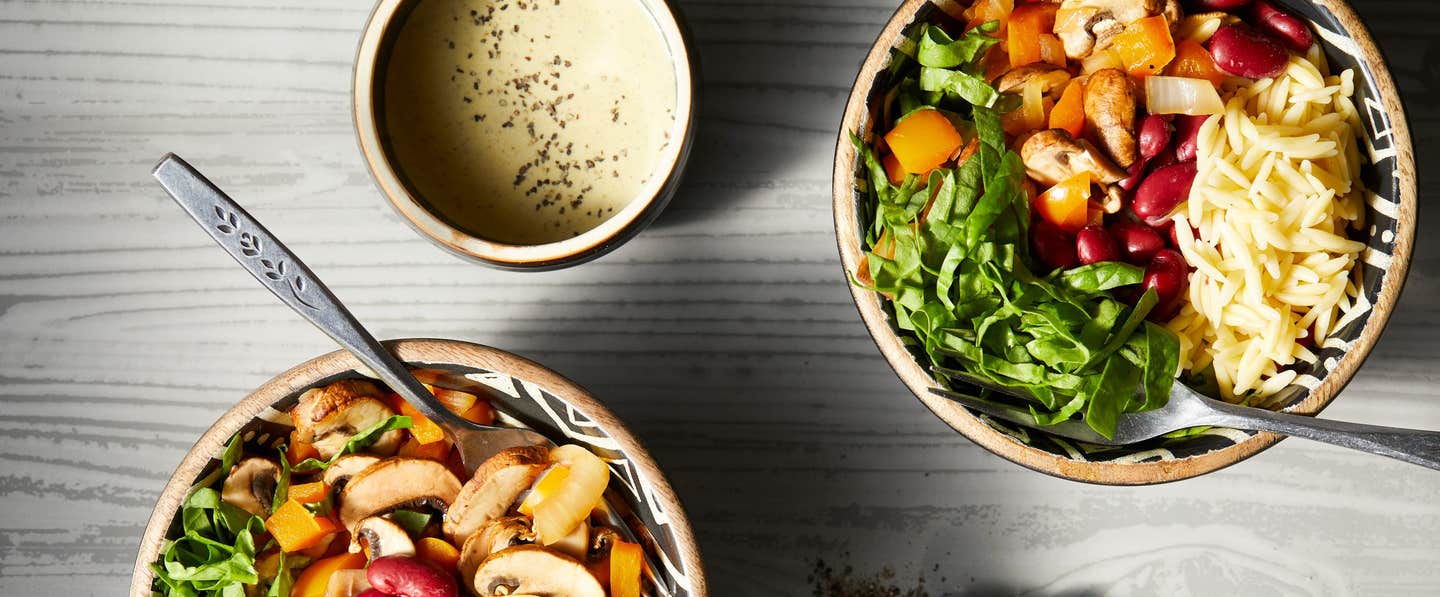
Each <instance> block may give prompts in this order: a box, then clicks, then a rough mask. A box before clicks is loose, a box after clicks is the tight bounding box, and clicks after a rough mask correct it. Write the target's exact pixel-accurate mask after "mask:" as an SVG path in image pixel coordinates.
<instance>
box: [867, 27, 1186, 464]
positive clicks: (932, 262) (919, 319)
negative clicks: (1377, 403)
mask: <svg viewBox="0 0 1440 597" xmlns="http://www.w3.org/2000/svg"><path fill="white" fill-rule="evenodd" d="M995 27H996V24H995V23H994V22H991V23H987V24H985V25H983V26H980V27H976V28H974V29H972V30H971V31H970V32H968V33H967V34H965V35H963V36H961V37H960V38H959V39H951V38H950V37H949V36H947V35H946V34H945V33H944V32H943V31H941V30H940V29H939V28H937V27H934V26H922V27H918V28H917V30H916V31H915V32H914V34H913V35H912V36H911V37H910V39H909V41H908V42H907V43H904V44H902V46H901V47H900V48H899V51H898V54H897V56H896V57H895V60H894V63H893V64H892V66H891V67H890V70H889V75H890V78H889V81H891V82H892V83H893V87H892V88H891V89H889V90H888V93H886V94H885V95H884V96H883V97H884V101H885V106H884V107H883V109H882V111H881V113H882V114H884V115H886V116H884V117H882V120H881V121H880V122H877V123H876V130H877V132H879V133H883V132H884V131H887V130H892V129H893V128H894V127H895V126H897V125H899V124H900V123H901V122H903V121H904V120H905V119H907V118H911V117H914V116H915V115H917V114H921V113H924V112H929V111H937V112H938V113H939V114H941V115H943V116H944V117H945V118H946V119H948V120H949V121H950V122H951V124H953V125H954V128H955V130H956V131H957V132H958V133H959V134H960V135H961V136H962V137H963V138H964V142H965V144H966V145H967V146H968V147H967V149H966V151H964V152H962V153H960V154H959V156H958V157H955V158H951V159H948V160H946V161H945V164H944V165H942V166H941V167H937V168H935V169H933V170H931V171H930V172H929V173H928V175H916V174H910V175H907V176H905V178H904V180H903V182H901V183H899V184H895V183H892V182H891V176H889V175H887V171H886V167H885V166H884V165H882V163H881V160H880V159H879V158H878V157H877V155H878V154H877V151H876V150H875V148H874V147H872V146H871V145H870V144H867V143H866V142H864V141H863V140H861V139H860V138H858V137H855V136H854V135H852V140H853V142H854V143H855V145H856V147H857V149H858V151H859V155H860V158H861V160H863V163H864V167H865V170H866V173H865V177H864V178H865V181H866V185H865V186H866V189H865V190H866V192H867V194H868V202H867V203H866V205H865V207H864V209H865V211H867V212H868V210H869V209H872V208H873V210H874V212H873V214H874V215H873V221H871V222H870V226H869V228H868V229H867V230H866V234H865V247H866V252H865V259H864V260H863V261H862V262H861V269H860V271H857V272H855V277H856V280H855V283H856V284H858V285H861V286H863V287H865V288H868V289H870V290H873V291H875V292H879V293H881V294H882V295H883V296H884V297H885V298H886V299H887V301H888V302H889V304H890V306H891V307H892V308H893V313H894V322H895V324H896V325H898V326H899V327H900V329H902V330H904V331H905V332H908V333H909V335H908V337H906V338H905V340H906V341H907V342H909V343H910V344H911V345H912V346H914V347H915V348H918V349H919V351H920V352H923V354H925V355H926V356H928V358H929V361H930V365H931V366H932V367H933V368H934V369H936V370H938V371H940V372H942V373H943V372H946V371H950V372H952V373H953V376H957V377H962V378H963V377H965V376H970V377H973V378H978V379H979V380H983V381H985V382H989V383H992V384H998V385H1000V386H1004V387H1008V388H1015V389H1017V390H1021V391H1023V392H1025V393H1028V394H1029V395H1030V396H1033V400H1032V401H1030V402H1029V404H1028V406H1029V408H1030V410H1031V412H1032V413H1033V415H1034V416H1035V420H1036V421H1037V422H1038V423H1039V424H1042V425H1045V424H1054V423H1057V422H1060V421H1064V420H1067V419H1070V418H1073V417H1076V416H1080V417H1082V418H1083V420H1084V421H1085V422H1086V423H1087V424H1088V425H1089V426H1090V427H1091V428H1093V429H1094V430H1095V431H1096V432H1098V433H1100V434H1101V435H1104V436H1106V437H1113V434H1114V431H1115V425H1116V420H1117V418H1118V417H1119V415H1121V414H1122V413H1127V412H1137V411H1144V410H1150V409H1155V408H1159V407H1160V406H1163V405H1164V404H1165V402H1166V400H1167V399H1168V397H1169V394H1170V388H1171V384H1172V383H1174V378H1175V373H1176V370H1177V367H1178V359H1179V357H1178V354H1179V342H1178V340H1177V339H1176V337H1175V336H1174V334H1172V333H1171V332H1169V331H1167V330H1165V329H1164V328H1162V327H1160V326H1158V325H1155V324H1154V323H1151V322H1149V321H1146V320H1145V319H1146V316H1147V315H1148V314H1149V313H1150V311H1151V309H1153V308H1155V306H1156V302H1157V300H1156V296H1155V292H1154V291H1153V290H1150V291H1147V292H1145V293H1144V294H1139V295H1138V296H1136V297H1135V298H1133V299H1130V300H1122V298H1123V297H1121V296H1119V293H1118V292H1116V291H1117V289H1119V288H1121V287H1124V286H1132V287H1133V285H1136V284H1139V283H1140V282H1141V280H1142V278H1143V276H1144V270H1143V269H1142V268H1140V267H1137V266H1135V265H1130V264H1126V263H1119V262H1101V263H1095V264H1092V265H1087V266H1081V267H1077V268H1073V269H1068V270H1056V271H1054V272H1047V271H1041V267H1042V266H1041V265H1040V264H1039V261H1038V260H1036V259H1034V258H1033V257H1032V255H1031V251H1030V239H1029V232H1030V224H1031V205H1030V201H1031V200H1030V196H1029V194H1028V193H1027V191H1026V190H1025V188H1024V183H1025V180H1026V170H1025V166H1024V164H1023V163H1022V162H1021V159H1020V156H1018V155H1016V154H1015V153H1014V152H1013V151H1011V150H1010V149H1008V147H1007V143H1006V135H1005V132H1004V130H1003V127H1002V125H1001V117H1000V114H1001V113H1002V112H1004V111H1005V110H1006V104H1013V103H1014V102H1013V101H1011V98H1009V97H1008V96H1002V95H1001V94H999V93H997V92H996V91H995V89H994V88H993V87H991V86H990V85H989V84H988V83H986V82H985V79H984V78H983V74H982V72H983V66H982V64H981V62H982V61H983V57H984V56H985V52H986V50H987V49H988V48H989V47H990V46H991V45H993V44H994V43H996V41H997V40H996V39H995V38H994V37H991V36H989V35H988V33H990V32H993V31H994V30H995ZM926 117H929V118H934V117H935V116H934V114H930V115H927V116H926ZM1132 289H1133V288H1132ZM942 383H944V381H943V377H942ZM960 389H961V390H963V389H964V388H960ZM991 398H999V399H1008V397H995V396H992V397H991Z"/></svg>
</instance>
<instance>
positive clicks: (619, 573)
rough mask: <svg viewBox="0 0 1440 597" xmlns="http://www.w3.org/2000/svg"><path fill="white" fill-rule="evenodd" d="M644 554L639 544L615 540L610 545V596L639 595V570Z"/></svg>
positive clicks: (643, 563) (642, 565)
mask: <svg viewBox="0 0 1440 597" xmlns="http://www.w3.org/2000/svg"><path fill="white" fill-rule="evenodd" d="M644 566H645V554H644V552H643V551H641V549H640V546H639V545H638V544H635V543H630V542H627V541H616V542H615V544H614V545H612V546H610V597H640V572H641V569H642V568H643V567H644Z"/></svg>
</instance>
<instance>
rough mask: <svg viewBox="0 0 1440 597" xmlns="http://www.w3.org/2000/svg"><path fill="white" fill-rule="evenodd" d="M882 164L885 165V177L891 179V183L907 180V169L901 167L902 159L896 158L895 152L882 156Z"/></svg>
mask: <svg viewBox="0 0 1440 597" xmlns="http://www.w3.org/2000/svg"><path fill="white" fill-rule="evenodd" d="M880 165H881V166H884V167H885V178H888V179H890V184H900V183H903V182H905V169H904V168H902V167H900V160H898V159H896V158H895V154H893V153H892V154H887V155H886V156H885V157H883V158H880Z"/></svg>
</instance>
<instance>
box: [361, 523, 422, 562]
mask: <svg viewBox="0 0 1440 597" xmlns="http://www.w3.org/2000/svg"><path fill="white" fill-rule="evenodd" d="M361 543H364V544H365V547H367V548H369V551H370V561H372V562H373V561H375V558H379V557H384V556H413V555H415V542H414V541H412V540H411V539H410V534H409V533H406V532H405V529H402V528H400V525H398V524H395V522H394V521H392V520H390V519H388V518H381V517H379V516H371V517H369V518H366V519H365V520H362V521H360V524H358V525H356V527H355V534H354V539H353V540H352V541H351V542H350V551H351V552H356V553H358V552H359V551H360V547H361V545H360V544H361Z"/></svg>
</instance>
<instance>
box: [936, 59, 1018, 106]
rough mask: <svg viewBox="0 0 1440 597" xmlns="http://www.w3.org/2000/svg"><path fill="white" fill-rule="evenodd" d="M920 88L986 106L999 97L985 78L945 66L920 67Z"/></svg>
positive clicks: (991, 104) (992, 103)
mask: <svg viewBox="0 0 1440 597" xmlns="http://www.w3.org/2000/svg"><path fill="white" fill-rule="evenodd" d="M920 88H921V89H923V90H925V91H943V92H945V93H950V94H954V95H956V96H957V97H959V98H960V99H963V100H965V101H967V102H970V103H972V104H975V105H977V106H985V107H987V108H988V107H990V106H993V105H995V100H997V99H1000V93H999V92H997V91H995V88H994V87H991V86H990V84H989V83H986V82H985V79H982V78H980V77H979V76H977V75H972V74H970V73H967V72H964V71H958V70H950V69H945V68H934V67H929V66H922V67H920Z"/></svg>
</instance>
